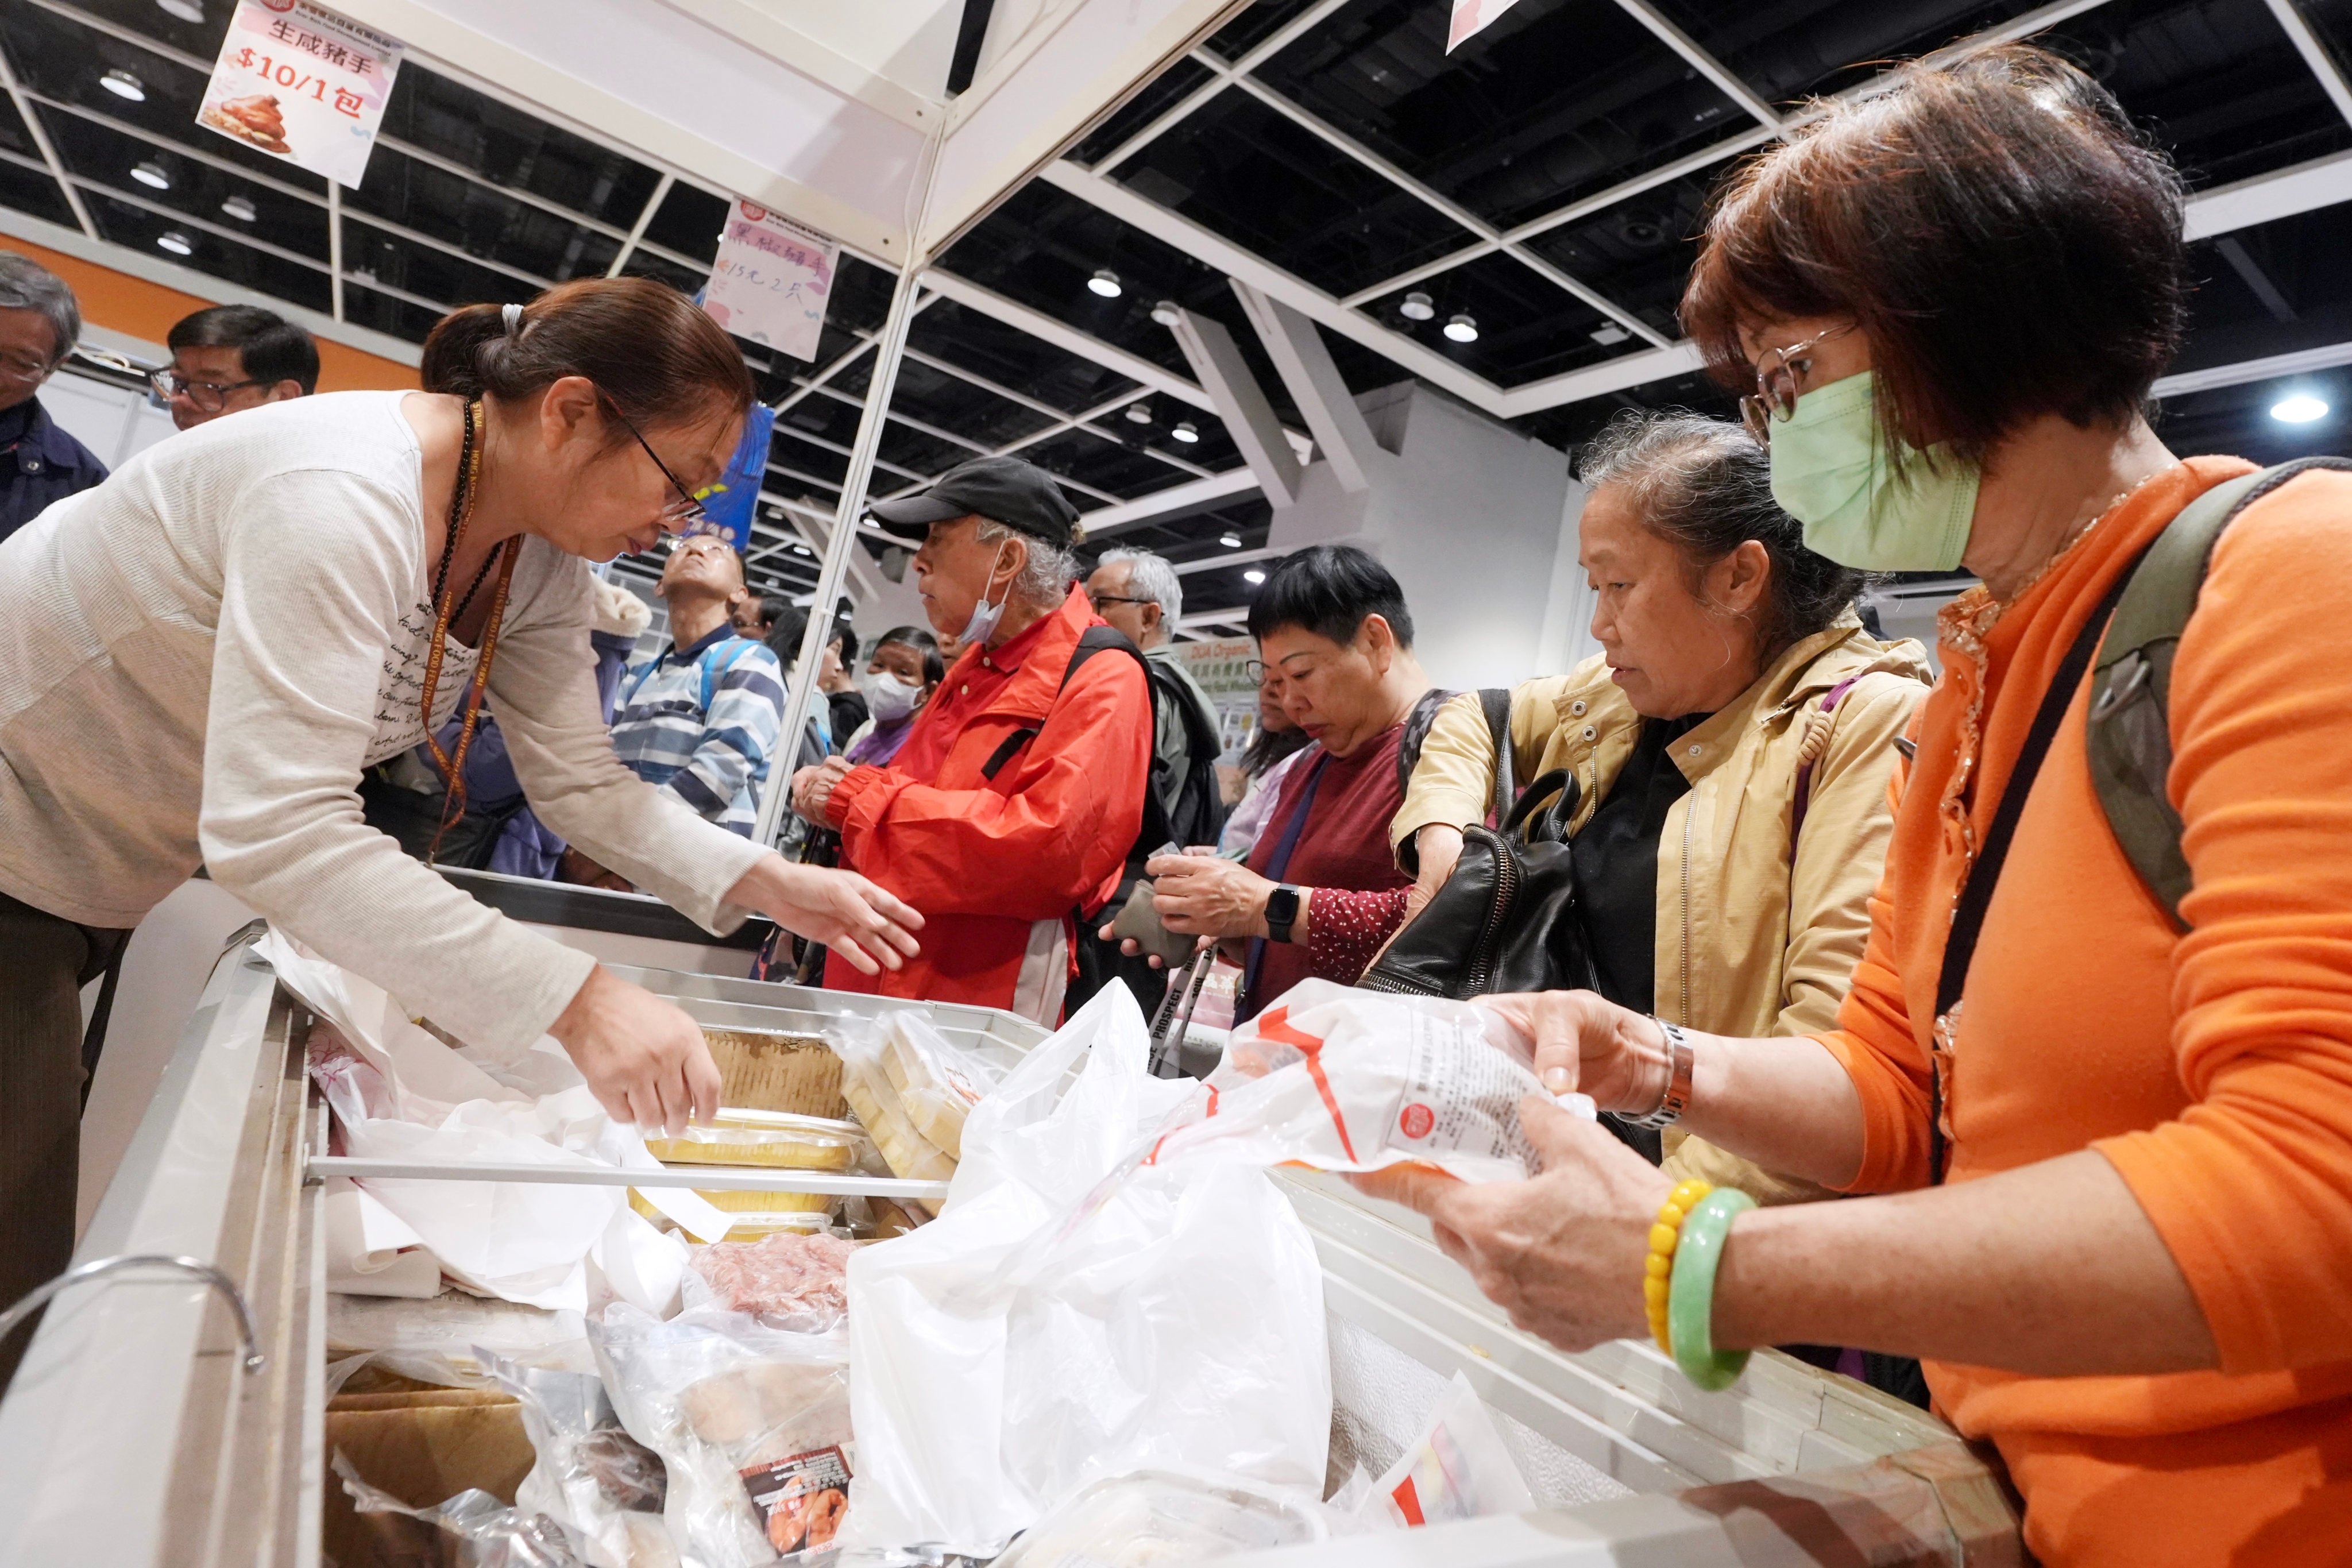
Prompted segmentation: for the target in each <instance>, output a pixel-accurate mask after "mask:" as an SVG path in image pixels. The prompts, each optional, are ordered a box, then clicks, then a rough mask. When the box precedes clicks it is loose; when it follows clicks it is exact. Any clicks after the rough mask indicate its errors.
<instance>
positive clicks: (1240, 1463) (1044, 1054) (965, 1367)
mask: <svg viewBox="0 0 2352 1568" xmlns="http://www.w3.org/2000/svg"><path fill="white" fill-rule="evenodd" d="M1149 1049H1150V1042H1149V1039H1148V1037H1147V1034H1146V1030H1145V1026H1144V1021H1143V1016H1142V1015H1141V1013H1140V1012H1139V1011H1138V1010H1137V1007H1136V1005H1135V1000H1134V997H1133V996H1132V995H1131V994H1129V991H1128V990H1127V988H1126V987H1125V986H1123V985H1114V986H1110V987H1108V988H1106V989H1105V990H1104V991H1103V992H1102V993H1101V994H1099V995H1097V997H1095V999H1094V1000H1093V1001H1091V1002H1089V1003H1088V1004H1087V1005H1086V1007H1085V1008H1083V1009H1082V1010H1081V1011H1080V1012H1079V1014H1078V1016H1076V1018H1073V1019H1072V1020H1071V1021H1070V1022H1069V1023H1068V1024H1067V1025H1066V1026H1064V1028H1063V1029H1062V1030H1061V1032H1060V1033H1059V1034H1057V1035H1055V1037H1053V1038H1052V1039H1050V1040H1048V1041H1046V1042H1045V1044H1044V1045H1041V1046H1039V1047H1037V1048H1036V1050H1035V1051H1034V1052H1033V1053H1031V1055H1030V1056H1029V1057H1028V1058H1027V1059H1026V1060H1024V1062H1022V1064H1021V1065H1020V1066H1019V1067H1017V1068H1014V1069H1013V1071H1012V1072H1011V1073H1010V1074H1009V1075H1008V1076H1007V1077H1006V1078H1005V1079H1004V1080H1003V1083H1002V1084H1000V1085H999V1086H998V1087H997V1089H995V1090H994V1091H993V1092H992V1093H991V1094H989V1095H988V1096H987V1097H986V1098H984V1099H983V1100H981V1101H980V1103H979V1104H978V1106H976V1107H975V1108H974V1109H973V1110H972V1111H971V1116H970V1118H969V1119H968V1121H966V1124H965V1127H964V1132H963V1160H962V1162H961V1164H960V1165H959V1166H958V1168H957V1171H956V1174H955V1181H954V1186H953V1188H952V1190H951V1192H950V1198H949V1203H948V1205H947V1208H946V1212H945V1213H944V1214H943V1215H941V1216H940V1218H939V1219H937V1220H935V1221H934V1222H932V1223H931V1224H929V1225H927V1226H923V1227H922V1228H921V1229H920V1230H918V1231H914V1232H912V1233H910V1234H908V1235H906V1236H902V1237H898V1238H896V1239H894V1240H891V1241H887V1242H883V1243H880V1244H878V1245H877V1246H873V1247H863V1248H861V1249H859V1251H858V1253H857V1255H856V1257H855V1258H852V1259H851V1260H850V1265H849V1316H848V1323H849V1332H850V1340H851V1347H852V1348H851V1355H852V1365H853V1375H852V1378H851V1384H850V1388H851V1401H852V1405H853V1410H854V1415H855V1419H856V1429H857V1436H858V1454H859V1466H858V1473H857V1480H856V1486H855V1489H853V1491H852V1494H851V1504H852V1506H851V1509H850V1514H849V1524H848V1528H847V1530H846V1531H845V1540H846V1541H847V1542H850V1543H852V1544H856V1545H872V1546H904V1545H909V1544H912V1543H915V1542H937V1543H940V1544H942V1545H945V1546H946V1547H948V1548H949V1549H950V1550H953V1551H958V1552H969V1553H971V1554H974V1555H979V1556H986V1555H989V1554H992V1553H993V1552H996V1551H998V1550H999V1549H1001V1548H1002V1547H1003V1544H1004V1542H1005V1541H1006V1540H1007V1539H1008V1538H1010V1537H1011V1536H1012V1535H1013V1533H1014V1532H1015V1531H1020V1530H1023V1529H1024V1528H1026V1527H1028V1526H1029V1525H1030V1524H1032V1523H1033V1522H1034V1521H1036V1519H1037V1518H1038V1517H1039V1515H1040V1514H1041V1513H1042V1512H1044V1510H1046V1509H1048V1508H1050V1507H1052V1506H1053V1505H1054V1504H1055V1503H1056V1502H1058V1501H1060V1500H1063V1499H1065V1498H1067V1497H1069V1496H1070V1495H1072V1494H1073V1493H1075V1492H1076V1491H1077V1490H1078V1489H1080V1488H1082V1487H1084V1486H1085V1485H1087V1483H1088V1482H1090V1481H1093V1480H1096V1479H1102V1478H1105V1477H1116V1476H1119V1475H1123V1474H1127V1473H1129V1472H1133V1471H1137V1470H1141V1469H1174V1468H1193V1469H1202V1470H1209V1471H1213V1472H1217V1473H1221V1474H1225V1475H1230V1476H1233V1477H1234V1478H1237V1479H1241V1480H1244V1481H1248V1482H1255V1483H1257V1484H1259V1485H1264V1486H1270V1487H1276V1488H1289V1489H1300V1490H1304V1491H1307V1492H1310V1493H1313V1494H1316V1495H1319V1493H1320V1490H1321V1486H1322V1480H1323V1470H1324V1459H1325V1450H1326V1447H1327V1446H1328V1438H1329V1433H1330V1415H1331V1387H1330V1360H1329V1353H1328V1349H1327V1347H1326V1345H1325V1342H1324V1321H1325V1320H1324V1310H1323V1280H1322V1275H1321V1272H1320V1270H1319V1268H1318V1265H1317V1262H1316V1257H1315V1250H1314V1247H1313V1244H1312V1243H1311V1242H1310V1241H1309V1239H1308V1237H1307V1231H1306V1227H1305V1226H1303V1225H1302V1224H1301V1223H1300V1222H1299V1220H1298V1217H1297V1214H1296V1212H1295V1211H1294V1210H1293V1209H1292V1208H1291V1206H1290V1205H1289V1203H1288V1202H1287V1201H1286V1199H1285V1198H1284V1197H1283V1196H1282V1195H1281V1194H1280V1193H1279V1192H1277V1191H1276V1188H1275V1186H1274V1184H1273V1183H1272V1182H1270V1181H1269V1180H1268V1179H1267V1178H1266V1176H1265V1173H1264V1172H1263V1171H1261V1170H1258V1169H1256V1168H1255V1167H1253V1166H1250V1165H1247V1164H1245V1163H1228V1162H1219V1161H1201V1162H1194V1163H1184V1164H1175V1165H1163V1166H1159V1167H1145V1166H1142V1165H1140V1164H1139V1156H1140V1155H1141V1153H1142V1152H1144V1151H1145V1150H1146V1149H1148V1148H1149V1147H1150V1142H1151V1139H1152V1137H1153V1135H1154V1133H1155V1131H1156V1130H1157V1129H1158V1128H1159V1127H1160V1125H1161V1124H1162V1123H1163V1122H1164V1121H1166V1120H1167V1118H1168V1116H1169V1114H1170V1112H1171V1110H1175V1109H1176V1108H1177V1107H1178V1106H1180V1105H1181V1104H1182V1103H1184V1102H1185V1101H1186V1100H1190V1099H1192V1097H1194V1096H1196V1095H1199V1094H1200V1093H1201V1090H1200V1087H1199V1086H1198V1085H1196V1084H1191V1083H1187V1082H1183V1081H1177V1080H1164V1079H1155V1078H1152V1077H1150V1074H1149V1072H1148V1070H1147V1062H1146V1058H1147V1056H1148V1053H1149ZM1080 1064H1083V1070H1082V1071H1081V1072H1080V1073H1079V1074H1078V1076H1077V1078H1076V1081H1075V1082H1070V1081H1069V1080H1068V1075H1069V1073H1070V1070H1071V1068H1074V1067H1077V1066H1079V1065H1080Z"/></svg>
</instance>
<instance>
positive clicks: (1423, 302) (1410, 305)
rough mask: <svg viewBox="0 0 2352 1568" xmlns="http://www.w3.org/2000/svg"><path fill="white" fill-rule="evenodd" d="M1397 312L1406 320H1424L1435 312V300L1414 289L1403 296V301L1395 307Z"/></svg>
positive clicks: (1429, 318)
mask: <svg viewBox="0 0 2352 1568" xmlns="http://www.w3.org/2000/svg"><path fill="white" fill-rule="evenodd" d="M1397 314H1398V315H1400V316H1402V317H1403V318H1404V319H1405V320H1406V321H1429V320H1431V319H1432V318H1433V317H1434V316H1435V315H1436V314H1437V301H1436V300H1433V299H1431V298H1430V297H1429V296H1428V295H1426V294H1424V293H1423V292H1422V291H1421V290H1420V289H1414V290H1413V291H1412V293H1410V294H1407V295H1406V296H1405V297H1404V303H1403V304H1402V305H1399V306H1398V307H1397Z"/></svg>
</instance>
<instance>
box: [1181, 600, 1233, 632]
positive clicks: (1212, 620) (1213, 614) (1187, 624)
mask: <svg viewBox="0 0 2352 1568" xmlns="http://www.w3.org/2000/svg"><path fill="white" fill-rule="evenodd" d="M1248 625H1249V608H1248V606H1247V605H1238V606H1236V607H1234V608H1233V609H1230V610H1202V612H1201V613H1200V614H1199V615H1197V616H1181V617H1180V618H1179V619H1178V620H1177V622H1176V629H1177V630H1178V631H1180V632H1189V631H1195V630H1198V629H1199V628H1200V627H1202V626H1241V627H1247V626H1248Z"/></svg>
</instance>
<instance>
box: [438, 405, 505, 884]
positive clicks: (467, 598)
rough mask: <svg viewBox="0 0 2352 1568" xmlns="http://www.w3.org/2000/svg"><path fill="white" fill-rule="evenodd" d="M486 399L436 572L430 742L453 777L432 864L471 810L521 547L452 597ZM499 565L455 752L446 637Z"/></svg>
mask: <svg viewBox="0 0 2352 1568" xmlns="http://www.w3.org/2000/svg"><path fill="white" fill-rule="evenodd" d="M482 446H483V441H482V405H481V401H480V400H479V399H476V400H474V401H472V402H469V403H467V405H466V438H465V445H464V447H462V448H461V449H460V450H459V452H458V454H457V485H456V489H455V490H454V491H453V493H452V494H451V495H450V497H449V532H448V536H447V537H446V539H444V540H443V541H442V542H441V560H440V563H439V564H438V566H436V568H435V570H434V573H433V604H434V614H433V643H432V646H431V647H429V648H428V649H427V650H426V651H425V700H424V703H423V710H424V718H425V746H426V747H427V748H428V749H429V750H430V751H431V752H432V753H433V762H434V765H435V766H436V767H438V768H439V769H440V770H441V776H442V777H443V778H445V779H446V780H447V781H448V783H449V790H448V795H447V796H446V798H445V800H444V801H443V803H442V808H441V822H440V826H437V827H436V828H435V829H434V833H433V843H432V845H431V846H430V847H428V848H427V849H426V850H425V864H427V865H431V864H432V863H433V858H434V857H435V856H436V855H437V854H439V853H440V849H441V837H442V835H443V834H446V833H447V832H448V831H449V827H450V825H451V824H452V823H455V822H456V821H457V819H458V818H459V817H460V816H464V815H465V812H466V774H465V768H466V753H467V752H469V751H471V750H472V749H473V745H474V729H475V726H476V725H477V724H478V723H479V722H480V720H481V713H482V693H483V691H484V690H485V689H488V685H489V680H490V661H491V660H492V659H493V658H497V657H498V651H499V622H500V621H502V620H503V619H505V617H506V609H507V592H508V589H509V587H510V586H511V585H512V584H513V582H514V569H515V558H516V557H517V556H518V555H520V553H521V552H520V550H517V549H512V548H509V546H511V545H512V544H513V543H514V541H512V540H500V541H499V544H498V547H497V548H496V549H494V550H492V551H491V552H490V553H489V554H488V556H487V557H486V558H485V559H484V560H483V562H482V565H481V570H479V571H478V572H476V573H475V574H474V580H473V581H472V582H471V583H469V584H467V587H466V592H465V594H464V595H463V596H462V597H460V598H459V599H457V602H456V603H455V604H454V605H453V604H452V603H451V602H450V593H449V588H450V584H449V568H450V566H451V565H452V564H453V563H455V562H456V561H457V543H458V541H459V540H460V539H462V538H463V537H464V536H465V532H466V524H467V522H468V521H472V519H473V515H474V498H475V495H476V493H477V492H478V490H479V489H480V488H481V479H482ZM494 563H495V564H496V565H497V567H498V569H499V582H498V586H497V588H496V589H495V590H493V592H492V594H491V595H490V618H489V622H488V626H487V627H486V628H485V629H484V631H483V633H482V657H481V658H480V659H479V660H478V662H477V663H476V664H475V666H474V679H473V681H472V683H471V689H469V690H468V691H467V696H466V701H465V709H466V717H465V721H464V723H463V724H462V725H461V726H460V727H459V729H458V731H457V750H456V751H455V752H445V751H444V750H442V747H441V741H440V737H439V736H437V735H436V734H435V733H434V732H433V698H434V695H435V693H436V691H438V689H440V685H441V658H442V654H443V651H444V641H445V639H446V637H448V635H449V626H450V623H451V622H453V621H455V620H457V618H458V617H459V616H463V615H464V614H465V613H466V606H467V605H470V604H472V603H473V602H474V594H475V592H476V590H478V589H479V588H480V587H481V585H482V582H483V580H484V579H485V578H487V577H488V575H489V573H490V567H491V566H492V565H493V564H494Z"/></svg>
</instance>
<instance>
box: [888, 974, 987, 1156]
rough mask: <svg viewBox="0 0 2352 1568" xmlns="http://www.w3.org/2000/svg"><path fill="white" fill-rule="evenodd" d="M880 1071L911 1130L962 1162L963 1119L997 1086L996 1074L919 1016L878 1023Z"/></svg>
mask: <svg viewBox="0 0 2352 1568" xmlns="http://www.w3.org/2000/svg"><path fill="white" fill-rule="evenodd" d="M881 1059H882V1072H883V1076H884V1077H886V1078H887V1079H889V1081H890V1088H891V1089H892V1090H893V1091H894V1092H896V1093H897V1095H898V1106H899V1109H900V1110H904V1111H905V1112H906V1113H907V1120H908V1121H909V1122H911V1123H912V1124H913V1126H914V1129H915V1131H918V1132H919V1133H921V1134H922V1135H923V1137H924V1138H925V1139H926V1140H927V1141H928V1142H930V1143H931V1144H932V1146H933V1147H935V1148H937V1149H938V1150H939V1151H940V1152H941V1153H943V1154H945V1155H947V1157H948V1158H949V1159H950V1160H960V1159H961V1158H962V1157H963V1123H964V1118H965V1117H967V1116H969V1115H970V1114H971V1108H972V1107H973V1106H975V1105H978V1104H979V1103H980V1102H981V1100H982V1098H983V1097H984V1096H985V1095H986V1094H987V1093H988V1091H989V1090H990V1089H994V1088H995V1087H996V1081H997V1076H998V1075H997V1072H996V1069H995V1068H994V1067H993V1066H992V1065H991V1064H990V1063H989V1062H988V1061H987V1060H986V1059H985V1058H982V1056H980V1054H979V1053H977V1052H975V1051H969V1050H963V1049H960V1048H959V1047H955V1046H953V1045H951V1044H950V1043H949V1042H948V1040H947V1038H946V1037H945V1036H943V1035H941V1034H940V1032H939V1030H938V1029H936V1028H934V1027H932V1026H931V1022H930V1020H929V1019H928V1018H926V1017H924V1016H923V1015H922V1014H920V1013H918V1012H915V1011H913V1010H912V1009H907V1010H903V1011H900V1012H897V1013H891V1014H887V1015H886V1016H884V1017H883V1019H882V1058H881Z"/></svg>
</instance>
